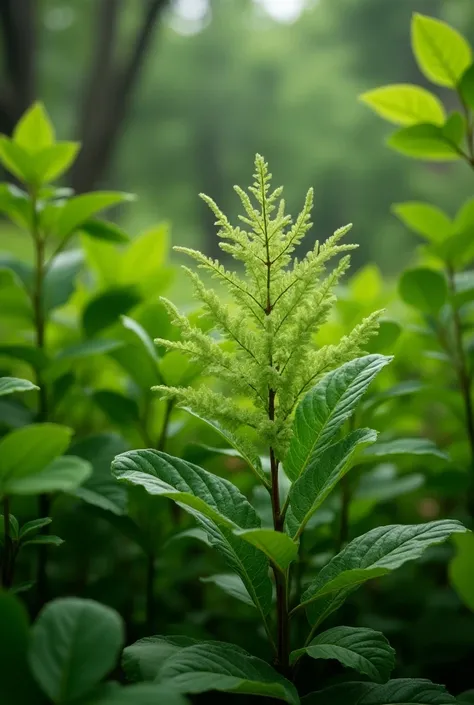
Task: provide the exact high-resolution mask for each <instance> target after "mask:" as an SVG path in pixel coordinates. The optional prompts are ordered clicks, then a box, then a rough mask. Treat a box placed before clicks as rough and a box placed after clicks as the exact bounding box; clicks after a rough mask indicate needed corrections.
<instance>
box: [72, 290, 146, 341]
mask: <svg viewBox="0 0 474 705" xmlns="http://www.w3.org/2000/svg"><path fill="white" fill-rule="evenodd" d="M139 302H140V296H139V294H138V293H137V291H136V290H135V289H134V288H133V287H129V286H127V287H121V288H117V289H109V290H108V291H105V292H104V293H103V294H99V295H98V296H96V297H95V298H94V299H92V300H91V301H89V303H88V304H87V306H86V307H85V309H84V312H83V314H82V325H83V327H84V331H85V333H86V335H87V337H89V338H92V337H93V336H94V335H96V334H97V333H99V332H100V331H102V330H104V329H105V328H108V327H109V326H111V325H112V324H113V323H116V322H117V321H118V320H119V318H120V316H121V315H122V314H124V313H127V311H129V310H130V309H131V308H133V307H134V306H136V305H137V304H138V303H139Z"/></svg>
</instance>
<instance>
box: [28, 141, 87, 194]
mask: <svg viewBox="0 0 474 705" xmlns="http://www.w3.org/2000/svg"><path fill="white" fill-rule="evenodd" d="M80 146H81V145H80V143H79V142H57V143H56V144H53V145H51V146H50V147H45V149H42V150H41V151H40V152H36V153H35V154H34V157H33V168H34V171H35V181H36V183H38V184H49V183H51V182H52V181H56V180H57V179H59V178H60V177H61V176H62V175H63V174H64V173H65V172H66V171H67V170H68V169H69V167H70V166H71V165H72V163H73V162H74V161H75V159H76V156H77V153H78V151H79V149H80Z"/></svg>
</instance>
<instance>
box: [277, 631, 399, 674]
mask: <svg viewBox="0 0 474 705" xmlns="http://www.w3.org/2000/svg"><path fill="white" fill-rule="evenodd" d="M303 654H307V655H308V656H311V658H314V659H336V660H337V661H339V662H340V663H342V665H343V666H347V668H353V669H354V670H356V671H358V672H359V673H362V674H363V675H366V676H368V677H369V678H370V680H371V681H374V682H375V683H385V682H386V681H388V679H389V678H390V673H391V672H392V671H393V669H394V668H395V651H394V650H393V649H392V647H391V646H390V644H389V643H388V641H387V639H386V638H385V637H384V635H383V634H382V633H381V632H376V631H374V630H373V629H365V628H361V627H334V628H333V629H328V631H326V632H323V633H322V634H318V636H317V637H316V638H315V639H313V640H312V641H311V642H310V644H309V645H308V646H306V647H305V648H303V649H299V650H297V651H293V653H292V654H291V658H292V660H293V661H294V660H296V659H297V658H298V657H300V656H303Z"/></svg>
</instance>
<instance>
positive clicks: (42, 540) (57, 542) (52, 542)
mask: <svg viewBox="0 0 474 705" xmlns="http://www.w3.org/2000/svg"><path fill="white" fill-rule="evenodd" d="M63 543H64V539H62V538H61V537H60V536H53V535H52V534H46V535H44V536H42V535H40V536H35V537H34V538H32V539H29V540H28V541H22V544H21V545H22V547H23V546H37V545H45V546H61V544H63Z"/></svg>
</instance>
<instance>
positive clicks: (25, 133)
mask: <svg viewBox="0 0 474 705" xmlns="http://www.w3.org/2000/svg"><path fill="white" fill-rule="evenodd" d="M13 139H14V141H15V142H16V143H17V144H18V145H20V147H22V148H23V149H26V150H27V151H28V152H30V153H35V152H40V151H41V150H42V149H45V148H46V147H51V146H52V145H53V144H54V128H53V125H52V123H51V120H50V118H49V115H48V113H47V112H46V109H45V107H44V105H43V103H40V102H36V103H33V105H32V106H31V107H30V108H28V110H27V111H26V112H25V113H24V114H23V115H22V117H21V118H20V120H19V121H18V123H17V125H16V127H15V129H14V131H13Z"/></svg>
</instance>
